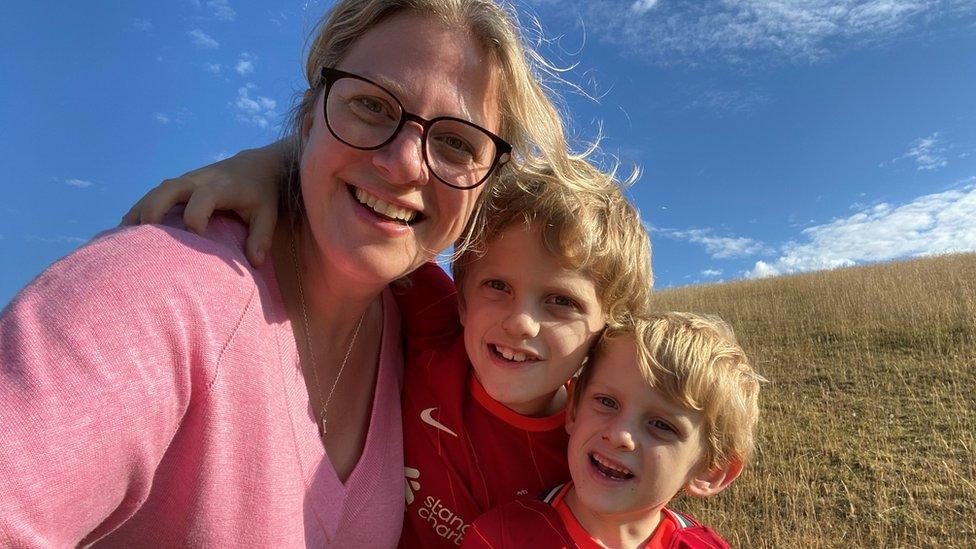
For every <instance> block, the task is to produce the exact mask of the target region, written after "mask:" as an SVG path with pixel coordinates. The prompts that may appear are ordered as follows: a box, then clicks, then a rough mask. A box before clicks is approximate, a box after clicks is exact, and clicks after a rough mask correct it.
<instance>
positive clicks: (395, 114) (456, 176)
mask: <svg viewBox="0 0 976 549" xmlns="http://www.w3.org/2000/svg"><path fill="white" fill-rule="evenodd" d="M325 110H326V116H327V117H328V123H329V127H330V128H331V129H332V131H333V132H334V133H335V134H336V137H338V138H339V139H341V140H342V141H344V142H346V143H347V144H349V145H351V146H353V147H358V148H363V149H369V148H374V147H378V146H379V145H381V144H383V143H385V142H386V141H387V140H388V139H390V138H391V137H392V136H393V134H394V133H396V131H397V128H399V126H400V119H401V117H403V110H402V109H401V108H400V104H399V103H398V102H397V100H396V99H395V98H394V97H393V96H391V95H390V94H389V93H387V92H386V91H385V90H383V89H382V88H380V87H378V86H375V85H373V84H371V83H369V82H365V81H363V80H358V79H355V78H340V79H338V80H336V81H335V82H334V83H333V84H332V87H331V88H330V89H329V93H328V98H327V101H326V106H325ZM424 146H425V153H426V157H427V164H428V166H429V167H430V170H431V171H432V172H433V173H434V175H436V176H437V177H438V178H439V179H441V180H442V181H444V182H445V183H448V184H450V185H455V186H458V187H470V186H474V185H477V184H478V183H480V182H481V180H482V179H484V178H485V176H486V175H487V174H488V171H489V170H491V168H492V164H493V163H494V161H495V142H494V141H493V140H492V138H491V137H490V136H489V135H488V134H486V133H485V132H484V131H483V130H482V129H480V128H478V127H476V126H474V125H470V124H467V123H464V122H461V121H458V120H449V119H447V120H445V119H442V120H437V121H436V122H434V123H433V124H431V125H430V126H429V127H428V128H427V132H426V133H425V136H424Z"/></svg>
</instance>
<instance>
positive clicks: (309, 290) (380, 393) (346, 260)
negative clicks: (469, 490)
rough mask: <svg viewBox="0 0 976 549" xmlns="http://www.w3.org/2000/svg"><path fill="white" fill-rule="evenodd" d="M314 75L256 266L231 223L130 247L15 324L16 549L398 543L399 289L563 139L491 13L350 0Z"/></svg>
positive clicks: (48, 283)
mask: <svg viewBox="0 0 976 549" xmlns="http://www.w3.org/2000/svg"><path fill="white" fill-rule="evenodd" d="M307 78H308V83H309V89H308V91H307V92H306V93H305V96H304V98H303V101H302V102H301V104H300V105H299V107H298V109H297V110H296V116H295V118H294V120H293V124H294V130H295V135H296V136H297V137H296V138H295V139H294V142H295V143H297V151H296V154H295V155H294V156H293V163H292V166H293V167H294V171H295V172H297V174H298V177H293V178H290V183H291V184H290V185H289V186H286V188H287V189H289V192H287V193H286V194H287V196H288V197H291V198H294V199H296V201H295V203H294V205H295V206H296V207H294V208H288V207H286V208H285V209H284V210H283V212H282V216H281V218H282V220H281V221H280V222H279V223H277V224H276V226H275V227H274V230H273V236H272V238H273V240H274V242H275V244H274V246H273V248H272V249H273V252H272V254H271V256H270V261H267V262H266V265H264V266H263V267H262V268H261V269H258V270H250V269H249V268H248V267H247V266H246V262H245V260H244V253H243V240H244V236H243V235H244V229H243V227H242V226H241V225H240V224H238V223H235V222H233V221H231V220H227V219H224V220H221V221H218V222H216V223H213V224H212V226H211V228H210V229H209V230H208V231H207V232H206V234H204V235H202V236H195V235H192V234H190V233H187V232H185V231H181V230H178V229H174V228H169V227H150V226H143V227H137V228H131V229H124V230H120V231H114V232H110V233H107V234H105V235H102V236H100V237H99V238H96V239H95V240H94V241H93V242H92V243H90V244H89V245H87V246H85V247H83V248H82V249H80V250H78V251H77V252H75V253H73V254H72V255H70V256H68V257H67V258H65V259H63V260H61V261H60V262H58V263H56V264H55V265H53V266H52V267H51V268H50V269H48V270H47V271H45V272H44V273H42V275H41V276H39V277H38V279H37V280H35V281H34V282H33V283H32V284H31V285H30V286H28V287H27V288H26V289H25V290H24V291H22V292H21V293H20V294H19V295H18V296H17V297H15V298H14V300H13V301H12V302H11V304H10V306H9V307H8V308H7V309H6V310H5V311H4V312H3V315H2V317H0V363H2V378H0V384H2V386H0V414H2V426H3V431H4V432H3V440H4V443H3V445H2V447H0V477H2V478H3V479H4V484H5V486H4V489H3V490H0V509H2V511H0V536H2V537H0V546H68V545H78V544H83V545H87V544H92V543H99V544H102V545H111V546H130V545H146V544H149V543H151V544H152V545H164V546H170V545H174V546H175V545H193V546H200V545H203V546H265V545H275V546H300V545H312V546H336V547H339V546H341V547H361V546H370V547H373V546H392V545H394V544H395V543H396V540H397V536H398V533H399V529H400V524H401V520H402V511H403V491H402V490H403V487H402V486H403V480H402V476H401V475H402V440H401V436H400V431H399V425H400V422H399V408H400V405H399V396H398V391H399V379H400V373H401V370H400V369H401V362H400V361H401V356H400V351H399V349H398V347H397V345H398V340H399V337H398V318H399V316H398V314H397V312H396V309H395V304H394V303H393V302H392V300H391V298H390V297H389V296H390V293H389V291H388V290H387V286H388V285H389V284H390V283H391V282H392V281H394V280H397V279H398V278H400V277H402V276H404V275H405V274H407V273H409V272H410V271H412V270H413V269H415V268H416V267H417V266H419V265H421V264H422V263H423V262H425V261H428V260H430V259H431V258H433V257H434V256H435V255H436V253H438V252H439V251H441V250H443V249H444V248H445V247H447V246H448V244H450V243H451V242H453V241H454V240H455V239H456V238H458V237H459V236H460V235H462V233H463V229H464V227H465V225H466V224H467V222H468V220H469V219H470V217H471V215H472V212H474V211H475V209H476V204H477V199H478V196H479V194H480V193H481V191H482V189H484V188H485V183H487V184H488V185H490V183H491V182H490V180H491V179H492V178H493V177H495V176H497V173H498V171H499V170H500V169H504V168H502V167H501V166H502V165H503V164H504V163H505V161H506V159H507V156H508V155H509V151H510V150H511V151H512V154H514V155H516V156H517V157H521V158H523V159H525V160H526V161H529V160H531V157H532V155H533V154H536V151H539V154H541V153H543V152H544V156H545V157H546V160H547V162H549V163H550V164H552V165H554V167H555V169H556V171H557V173H558V171H559V169H560V166H564V165H565V164H564V159H565V146H564V142H563V136H562V130H561V127H560V125H559V123H558V117H557V116H556V115H555V111H554V109H553V108H552V105H551V104H550V103H549V101H548V100H547V99H546V97H545V96H544V94H543V93H542V92H541V91H540V87H539V86H538V84H537V82H536V81H535V80H534V78H533V77H532V75H531V73H530V71H529V67H528V64H527V62H526V54H525V52H524V51H523V49H522V46H521V43H520V39H519V36H518V32H517V29H516V28H515V27H514V26H513V25H512V23H511V21H510V19H509V18H508V17H507V16H506V14H505V13H504V11H502V10H501V9H500V8H499V7H498V6H497V5H496V4H494V3H493V2H491V1H488V0H345V1H343V2H340V3H339V4H338V5H337V6H336V7H335V8H334V9H333V10H332V11H331V13H330V14H328V15H327V17H326V18H325V19H324V24H323V26H322V28H321V31H320V32H319V35H318V36H317V38H316V40H315V42H314V44H313V47H312V49H311V52H310V54H309V58H308V64H307ZM285 202H286V203H287V202H288V201H287V200H286V201H285ZM171 221H172V220H171Z"/></svg>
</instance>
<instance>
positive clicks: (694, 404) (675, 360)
mask: <svg viewBox="0 0 976 549" xmlns="http://www.w3.org/2000/svg"><path fill="white" fill-rule="evenodd" d="M619 338H628V339H632V340H633V341H634V342H635V344H636V346H637V356H638V366H639V367H640V370H641V373H642V374H643V376H644V379H645V380H647V384H648V385H649V386H650V387H653V388H655V389H657V390H659V391H661V392H662V393H664V395H665V396H666V398H667V399H668V400H669V401H671V402H672V403H674V404H677V405H679V406H683V407H685V408H688V409H692V410H698V411H700V412H702V414H703V417H704V429H703V436H704V441H703V442H704V444H705V456H703V463H705V464H707V465H708V467H709V468H715V467H719V466H721V465H724V464H728V463H732V462H735V461H739V462H741V463H742V464H743V465H745V464H746V463H748V462H749V460H750V459H751V458H752V455H753V451H754V448H755V428H756V423H757V421H758V420H759V384H760V383H762V382H765V381H766V380H765V379H764V378H763V377H762V376H761V375H759V374H758V373H756V372H755V371H754V370H753V369H752V366H750V365H749V360H748V359H747V358H746V354H745V352H744V351H743V350H742V348H741V347H740V346H739V344H738V342H737V341H736V339H735V335H734V334H733V332H732V328H731V327H730V326H729V325H728V324H726V323H725V321H723V320H722V319H721V318H719V317H717V316H702V315H696V314H692V313H678V312H672V313H662V314H653V315H643V316H642V318H638V319H636V320H635V321H634V322H633V323H632V324H630V325H628V326H622V327H615V328H608V329H607V330H606V331H605V332H604V333H603V334H602V335H601V337H600V339H599V340H598V341H597V343H596V345H595V346H594V348H593V351H592V353H591V356H590V360H588V361H587V365H586V366H585V367H584V369H583V371H582V372H581V373H580V375H579V378H578V379H577V380H576V382H575V383H574V387H573V406H574V410H575V406H576V405H577V403H578V402H579V401H580V398H581V397H582V396H583V392H584V391H585V390H586V386H587V384H588V383H589V381H590V379H591V378H592V376H593V371H594V368H596V367H597V365H598V364H599V363H600V361H601V357H602V354H603V353H604V352H605V351H606V349H607V346H608V344H609V342H610V341H613V340H616V339H619ZM604 367H605V366H604Z"/></svg>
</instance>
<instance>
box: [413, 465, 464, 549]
mask: <svg viewBox="0 0 976 549" xmlns="http://www.w3.org/2000/svg"><path fill="white" fill-rule="evenodd" d="M403 476H404V495H405V496H406V500H407V510H408V512H411V513H413V512H416V513H417V514H418V515H419V516H420V518H422V519H423V520H424V522H426V523H427V525H428V526H430V528H431V529H432V530H433V531H434V532H436V533H437V535H438V536H440V537H442V538H444V539H446V540H447V541H450V542H453V543H454V544H455V545H457V546H460V545H461V540H462V539H464V534H465V533H466V532H467V531H468V526H470V524H467V523H466V522H464V519H463V518H461V517H460V516H458V515H457V514H455V513H454V512H453V511H451V510H450V509H448V508H447V507H445V506H444V504H443V503H441V500H440V499H437V498H434V497H431V496H427V497H425V498H424V500H423V501H422V502H419V501H417V493H418V492H419V491H420V470H419V469H414V468H413V467H404V468H403ZM415 501H416V502H417V503H418V504H420V505H419V506H415V507H414V508H411V507H410V506H411V505H412V504H413V503H414V502H415ZM414 509H416V511H414Z"/></svg>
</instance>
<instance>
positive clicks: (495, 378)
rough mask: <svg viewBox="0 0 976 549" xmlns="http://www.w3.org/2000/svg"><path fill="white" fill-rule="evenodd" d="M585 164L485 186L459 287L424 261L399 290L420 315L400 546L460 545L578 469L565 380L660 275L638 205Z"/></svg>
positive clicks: (409, 324) (412, 329)
mask: <svg viewBox="0 0 976 549" xmlns="http://www.w3.org/2000/svg"><path fill="white" fill-rule="evenodd" d="M578 175H579V177H580V181H578V182H575V183H574V182H566V181H556V180H555V179H554V178H553V177H551V176H550V175H548V174H547V173H545V171H538V172H535V173H531V174H527V173H525V172H524V171H523V172H520V173H519V174H517V176H516V177H517V178H516V179H513V180H509V181H503V182H501V183H500V184H499V185H497V186H496V187H495V188H493V189H490V190H488V191H486V193H491V194H490V195H489V196H488V197H486V198H487V200H486V201H485V204H484V211H483V216H482V217H481V218H480V220H481V226H480V227H475V230H474V231H473V232H472V234H474V235H477V236H476V240H475V241H474V242H469V243H468V246H467V247H466V248H465V250H464V251H463V252H462V253H461V254H460V256H459V257H458V259H457V260H456V261H455V262H454V273H455V277H454V278H455V281H456V283H457V287H458V289H459V291H460V294H459V295H458V294H455V293H454V292H453V291H452V290H453V288H452V285H451V281H450V280H449V279H448V278H447V276H446V275H445V274H444V273H443V271H441V270H440V269H439V268H438V267H436V266H433V265H428V266H425V267H422V268H421V269H420V270H419V271H418V272H417V273H415V274H414V275H413V276H412V277H411V279H412V287H411V288H410V289H408V290H407V292H406V293H405V294H404V295H401V296H400V297H398V300H399V301H400V302H401V303H402V304H403V303H406V304H407V305H406V306H403V307H401V308H402V310H404V311H412V312H413V313H412V315H414V316H415V318H408V319H406V321H405V322H404V328H405V330H406V332H407V333H406V336H407V366H406V370H405V382H404V391H403V429H404V455H405V466H406V498H407V508H406V520H405V522H404V531H403V535H402V538H401V542H400V546H401V547H438V546H441V547H451V546H458V545H460V544H461V540H462V539H463V538H464V536H465V534H466V532H467V530H468V527H469V526H470V524H471V521H473V520H474V519H475V518H476V517H477V516H478V515H479V514H481V513H482V512H484V511H486V510H488V509H490V508H492V507H494V506H496V505H499V504H502V503H505V502H508V501H511V500H513V499H515V498H517V497H519V496H523V495H526V494H536V493H538V492H539V491H541V490H542V489H544V488H546V487H548V486H551V485H553V484H554V483H556V482H561V481H562V480H564V479H565V478H566V475H567V474H568V470H567V468H566V443H567V435H566V432H565V430H564V424H565V411H564V408H565V404H566V402H567V399H568V394H567V390H566V382H567V380H569V379H570V378H571V377H572V376H573V375H574V374H575V373H576V372H577V371H578V370H579V368H580V366H581V364H582V363H583V361H584V359H585V357H586V356H587V354H588V352H589V350H590V347H591V345H592V343H593V342H594V341H595V340H596V338H597V337H598V336H599V334H600V332H601V330H602V329H603V328H604V326H605V325H606V324H607V323H609V324H611V325H618V324H621V323H622V322H623V321H625V320H626V318H627V317H628V315H629V312H630V311H635V310H645V308H646V306H647V300H648V295H649V292H650V287H651V273H650V245H649V242H648V239H647V235H646V233H645V231H644V229H643V226H642V224H641V221H640V217H639V215H638V214H637V212H636V210H635V209H634V208H633V206H632V205H630V204H629V203H628V202H627V201H626V199H625V198H624V197H623V195H622V193H621V190H620V188H619V187H618V186H617V185H616V184H615V183H614V182H612V181H611V180H610V179H609V178H608V177H606V176H605V175H603V174H600V173H599V172H598V171H597V170H595V169H594V168H592V167H590V166H589V165H588V164H586V163H585V162H580V163H579V165H578ZM571 183H574V184H571ZM445 295H447V296H448V297H446V298H444V297H440V298H438V297H435V296H445ZM462 325H463V330H462Z"/></svg>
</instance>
